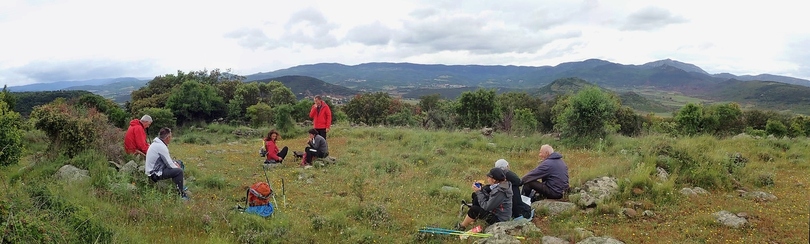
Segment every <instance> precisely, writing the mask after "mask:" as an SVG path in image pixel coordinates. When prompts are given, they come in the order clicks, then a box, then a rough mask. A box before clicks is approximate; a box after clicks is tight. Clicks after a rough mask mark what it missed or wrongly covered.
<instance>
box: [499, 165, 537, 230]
mask: <svg viewBox="0 0 810 244" xmlns="http://www.w3.org/2000/svg"><path fill="white" fill-rule="evenodd" d="M495 168H499V169H502V170H503V172H504V174H506V180H508V181H509V183H512V218H519V217H523V218H526V219H530V218H531V216H532V207H531V206H529V205H528V204H526V203H525V202H523V199H522V198H521V197H520V196H521V194H520V186H521V185H523V184H522V183H521V182H520V177H518V175H517V174H515V172H512V171H511V170H509V162H507V161H506V159H498V161H495Z"/></svg>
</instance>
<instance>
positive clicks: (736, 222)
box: [712, 210, 748, 228]
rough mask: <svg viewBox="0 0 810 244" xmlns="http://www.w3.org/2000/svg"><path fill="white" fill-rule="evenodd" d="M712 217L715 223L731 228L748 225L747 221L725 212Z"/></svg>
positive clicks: (714, 214)
mask: <svg viewBox="0 0 810 244" xmlns="http://www.w3.org/2000/svg"><path fill="white" fill-rule="evenodd" d="M712 216H714V218H715V219H716V220H717V222H719V223H721V224H723V225H725V226H728V227H732V228H741V227H743V226H745V225H746V224H748V220H746V219H745V218H740V217H739V216H737V215H735V214H733V213H731V212H729V211H726V210H723V211H720V212H716V213H713V214H712Z"/></svg>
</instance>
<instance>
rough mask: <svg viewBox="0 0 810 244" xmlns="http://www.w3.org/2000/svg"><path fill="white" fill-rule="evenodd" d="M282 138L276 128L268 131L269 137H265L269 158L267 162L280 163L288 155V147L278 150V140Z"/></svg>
mask: <svg viewBox="0 0 810 244" xmlns="http://www.w3.org/2000/svg"><path fill="white" fill-rule="evenodd" d="M279 139H281V136H279V135H278V132H277V131H276V130H271V131H270V132H268V133H267V137H265V138H264V149H265V150H267V160H265V161H264V163H266V164H280V163H281V162H282V161H284V158H285V157H287V147H284V148H282V149H281V151H279V150H278V145H276V142H277V141H278V140H279Z"/></svg>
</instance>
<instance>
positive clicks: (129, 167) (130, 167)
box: [119, 160, 139, 174]
mask: <svg viewBox="0 0 810 244" xmlns="http://www.w3.org/2000/svg"><path fill="white" fill-rule="evenodd" d="M119 172H121V173H122V174H135V173H136V172H139V171H138V163H136V162H135V161H131V160H130V161H129V162H127V163H126V164H124V166H122V167H121V170H120V171H119Z"/></svg>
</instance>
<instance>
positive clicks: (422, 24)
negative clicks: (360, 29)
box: [394, 16, 581, 54]
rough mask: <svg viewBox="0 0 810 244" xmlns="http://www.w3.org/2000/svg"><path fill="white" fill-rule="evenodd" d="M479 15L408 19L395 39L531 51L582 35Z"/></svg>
mask: <svg viewBox="0 0 810 244" xmlns="http://www.w3.org/2000/svg"><path fill="white" fill-rule="evenodd" d="M488 22H489V20H488V19H483V18H479V17H477V16H452V17H447V18H428V19H419V20H416V19H415V20H412V21H411V22H408V23H405V27H404V28H405V29H404V31H403V32H401V33H399V34H398V35H397V36H395V40H394V41H395V42H396V43H399V44H403V45H408V46H414V47H419V49H421V50H424V51H432V52H438V51H445V50H447V51H469V52H470V53H472V54H493V53H530V52H535V51H537V50H539V49H540V48H542V47H543V46H544V45H545V44H548V43H550V42H552V41H554V40H557V39H560V38H563V39H567V38H573V37H577V36H580V35H581V33H580V32H579V31H569V32H562V33H553V32H537V31H535V30H529V29H526V28H524V27H500V26H498V27H496V26H488V25H487V24H488Z"/></svg>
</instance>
